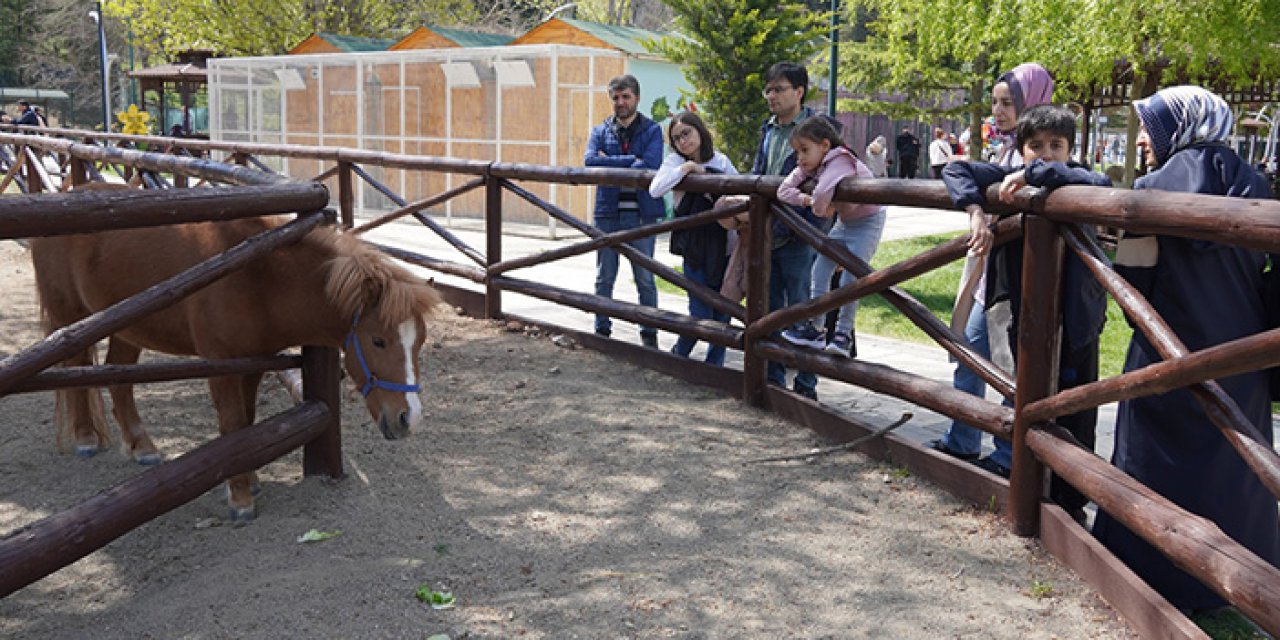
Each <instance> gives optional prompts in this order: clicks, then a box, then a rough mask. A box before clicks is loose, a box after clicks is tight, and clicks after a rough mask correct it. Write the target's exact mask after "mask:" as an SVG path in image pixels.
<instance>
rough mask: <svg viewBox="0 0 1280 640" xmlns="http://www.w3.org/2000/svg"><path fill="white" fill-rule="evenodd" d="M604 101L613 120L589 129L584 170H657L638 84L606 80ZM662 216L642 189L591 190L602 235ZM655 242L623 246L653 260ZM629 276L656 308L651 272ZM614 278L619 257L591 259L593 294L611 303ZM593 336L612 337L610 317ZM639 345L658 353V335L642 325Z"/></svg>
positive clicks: (653, 137)
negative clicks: (609, 105)
mask: <svg viewBox="0 0 1280 640" xmlns="http://www.w3.org/2000/svg"><path fill="white" fill-rule="evenodd" d="M609 100H610V101H612V102H613V115H611V116H609V117H608V118H606V119H605V121H604V122H603V123H601V124H599V125H596V127H595V128H594V129H592V130H591V137H590V139H588V140H587V153H586V157H585V158H584V159H583V161H584V163H585V164H586V165H587V166H588V167H617V168H628V169H657V168H659V167H661V166H662V127H660V126H658V123H656V122H654V121H653V120H650V119H649V118H646V117H645V116H644V114H642V113H640V112H639V111H637V110H636V106H637V105H638V104H639V102H640V83H639V82H638V81H637V80H636V79H635V76H632V75H623V76H618V77H616V78H614V79H612V80H610V81H609ZM664 213H666V210H665V208H664V207H663V203H662V200H660V199H655V198H653V197H651V196H650V195H649V191H648V190H647V189H635V188H631V187H611V186H606V185H601V186H599V187H597V188H596V209H595V225H596V228H598V229H600V230H601V231H603V232H605V233H613V232H616V231H622V230H624V229H634V228H636V227H640V226H643V225H647V224H653V223H655V222H657V221H658V219H659V218H661V217H662V216H663V214H664ZM654 242H655V238H654V237H653V236H649V237H647V238H641V239H639V240H632V241H631V242H629V243H627V244H630V245H631V246H633V247H635V248H636V249H639V250H640V251H642V252H644V254H645V255H647V256H649V257H653V248H654ZM631 273H632V275H634V276H635V281H636V290H638V291H639V293H640V304H642V305H645V306H647V307H656V306H658V287H657V285H656V284H654V282H653V273H651V272H650V271H649V270H647V269H642V268H640V267H638V266H636V265H634V264H633V265H631ZM617 277H618V252H616V251H614V250H612V249H601V250H600V251H599V253H597V254H596V295H598V296H604V297H606V298H612V297H613V282H614V280H616V279H617ZM596 333H598V334H600V335H602V336H608V335H610V334H611V333H612V322H611V321H610V319H609V316H606V315H597V316H596ZM640 341H641V342H642V343H643V344H644V346H646V347H650V348H653V349H656V348H658V330H657V329H654V328H653V327H645V326H641V327H640Z"/></svg>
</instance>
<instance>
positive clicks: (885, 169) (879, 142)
mask: <svg viewBox="0 0 1280 640" xmlns="http://www.w3.org/2000/svg"><path fill="white" fill-rule="evenodd" d="M887 145H888V143H887V142H886V141H885V139H884V136H876V139H875V140H872V141H871V144H869V145H867V156H866V165H867V168H868V169H870V170H871V177H873V178H888V177H889V164H891V163H892V162H893V161H892V160H890V159H889V149H888V146H887Z"/></svg>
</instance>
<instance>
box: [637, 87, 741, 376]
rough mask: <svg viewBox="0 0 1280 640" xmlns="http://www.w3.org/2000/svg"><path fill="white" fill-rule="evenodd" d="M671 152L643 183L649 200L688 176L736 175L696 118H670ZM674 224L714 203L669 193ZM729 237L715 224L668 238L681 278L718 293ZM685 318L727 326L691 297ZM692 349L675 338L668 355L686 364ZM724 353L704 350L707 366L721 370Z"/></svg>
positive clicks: (698, 195)
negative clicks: (681, 269) (680, 259)
mask: <svg viewBox="0 0 1280 640" xmlns="http://www.w3.org/2000/svg"><path fill="white" fill-rule="evenodd" d="M667 135H668V137H669V142H670V143H671V148H672V149H673V150H674V151H672V152H671V153H669V154H667V157H666V159H664V160H663V161H662V167H661V168H659V169H658V172H657V173H656V174H654V176H653V181H652V182H650V183H649V195H651V196H653V197H654V198H661V197H662V196H664V195H666V194H667V192H668V191H671V190H672V189H673V188H674V187H675V186H676V185H677V184H679V183H680V181H681V180H683V179H684V177H685V176H687V175H689V174H691V173H721V174H728V175H736V174H737V173H738V170H737V169H736V168H734V166H733V163H732V162H730V161H729V158H728V157H726V156H725V155H724V154H723V153H720V152H719V151H716V148H715V141H714V140H713V139H712V137H711V131H710V130H709V129H707V125H706V124H705V123H703V122H702V118H700V117H698V114H696V113H693V112H691V111H684V112H681V113H678V114H676V117H675V118H673V119H672V120H671V125H670V126H668V127H667ZM672 193H673V195H674V197H675V202H676V207H675V214H676V217H677V218H683V217H686V216H691V215H693V214H695V213H701V212H703V211H707V210H709V209H711V208H713V207H714V206H715V197H714V196H712V195H710V194H706V193H697V192H693V191H674V192H672ZM728 248H729V232H728V231H727V230H725V228H724V227H723V226H721V225H719V224H717V223H715V222H711V223H708V224H704V225H701V226H698V227H694V228H692V229H680V230H678V231H673V232H671V253H673V254H675V255H678V256H681V257H683V258H684V275H685V276H686V277H687V278H689V279H690V280H692V281H694V282H697V283H698V284H702V285H706V286H707V287H710V288H711V289H712V290H713V291H719V290H720V287H721V285H722V284H724V273H725V267H726V266H727V264H728V261H729V257H728ZM689 315H690V316H693V317H694V318H698V319H701V320H716V321H719V322H728V321H729V316H727V315H725V314H723V313H721V312H719V311H716V310H715V309H713V308H712V307H711V305H709V304H707V303H706V302H704V301H703V300H701V299H700V298H698V297H697V296H695V295H693V294H690V295H689ZM697 343H698V340H697V338H691V337H689V336H684V335H682V336H680V338H679V339H677V340H676V344H675V346H674V347H672V348H671V353H674V354H675V355H678V356H681V357H684V358H687V357H689V354H690V353H691V352H693V347H694V345H696V344H697ZM724 354H725V348H724V347H722V346H720V345H715V344H709V345H707V358H706V362H707V364H713V365H716V366H718V367H720V366H724Z"/></svg>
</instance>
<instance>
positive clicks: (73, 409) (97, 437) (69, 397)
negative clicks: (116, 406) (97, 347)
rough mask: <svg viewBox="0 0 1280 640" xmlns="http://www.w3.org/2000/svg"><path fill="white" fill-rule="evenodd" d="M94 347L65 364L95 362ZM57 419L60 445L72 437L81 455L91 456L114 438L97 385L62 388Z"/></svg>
mask: <svg viewBox="0 0 1280 640" xmlns="http://www.w3.org/2000/svg"><path fill="white" fill-rule="evenodd" d="M93 349H94V348H93V347H89V348H88V349H85V350H84V351H82V352H80V353H77V354H76V355H74V356H72V357H71V358H69V359H67V361H66V362H64V363H63V364H64V365H65V366H69V367H76V366H90V365H92V364H93ZM53 422H54V426H55V428H56V430H57V442H58V447H59V448H62V447H63V446H65V444H66V441H67V439H68V437H69V438H70V439H71V443H72V446H74V447H75V452H76V455H77V456H80V457H81V458H91V457H93V456H94V455H96V454H97V453H98V452H99V451H101V450H102V449H105V448H107V445H108V444H109V443H110V441H111V438H110V436H109V434H108V433H107V415H106V410H105V407H104V406H103V404H102V392H101V391H100V390H99V389H97V388H77V389H61V390H58V391H57V392H55V394H54V409H53Z"/></svg>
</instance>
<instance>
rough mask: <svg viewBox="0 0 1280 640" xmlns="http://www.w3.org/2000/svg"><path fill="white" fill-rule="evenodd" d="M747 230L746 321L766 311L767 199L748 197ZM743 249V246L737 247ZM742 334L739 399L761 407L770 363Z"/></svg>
mask: <svg viewBox="0 0 1280 640" xmlns="http://www.w3.org/2000/svg"><path fill="white" fill-rule="evenodd" d="M748 216H749V218H748V219H749V221H750V222H749V225H750V229H751V230H750V232H749V233H748V234H747V239H748V245H747V246H746V247H745V249H746V251H747V322H746V326H748V327H750V326H751V323H752V322H755V321H756V320H757V319H759V318H762V317H764V316H765V314H767V313H769V271H770V266H769V265H770V260H771V259H772V258H771V254H772V248H773V229H772V220H771V219H770V218H769V199H768V198H765V197H764V196H761V195H752V196H751V208H750V209H749V210H748ZM739 250H742V249H739ZM748 335H750V332H745V333H744V334H743V336H744V339H743V344H742V399H743V401H744V402H746V403H748V404H750V405H753V406H756V407H763V406H765V404H766V396H765V386H766V385H767V384H768V383H769V364H768V362H767V361H766V360H765V359H764V358H763V357H761V356H760V355H759V352H758V351H757V349H756V343H755V340H753V339H751V338H748V337H746V336H748Z"/></svg>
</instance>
